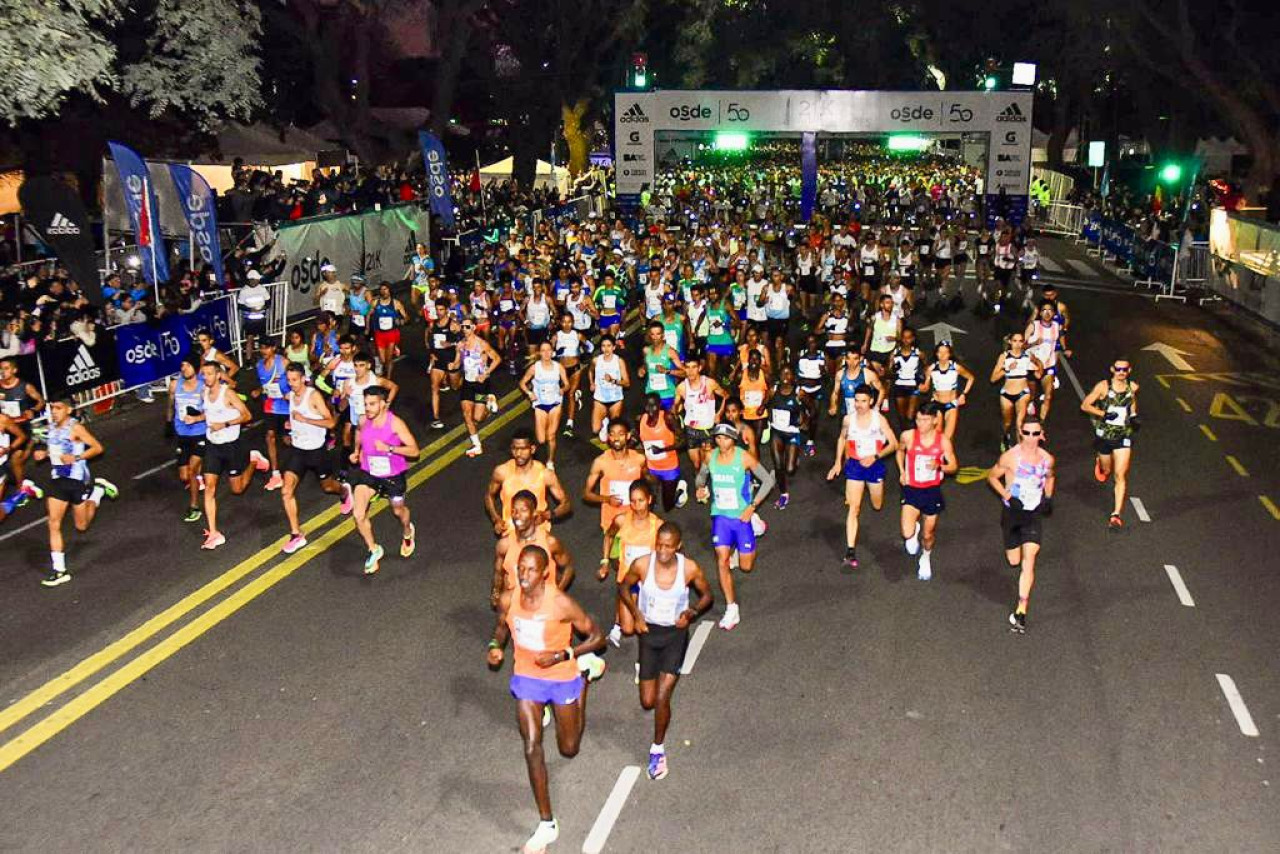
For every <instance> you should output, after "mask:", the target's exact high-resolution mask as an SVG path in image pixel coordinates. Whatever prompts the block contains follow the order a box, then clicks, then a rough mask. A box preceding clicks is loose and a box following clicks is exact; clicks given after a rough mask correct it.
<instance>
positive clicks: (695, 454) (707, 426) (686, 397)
mask: <svg viewBox="0 0 1280 854" xmlns="http://www.w3.org/2000/svg"><path fill="white" fill-rule="evenodd" d="M702 368H703V364H702V359H700V358H694V359H690V360H689V361H688V362H685V365H684V369H685V378H684V380H682V381H681V382H680V385H678V386H677V387H676V400H675V405H674V406H673V408H672V412H674V413H675V414H676V416H677V417H680V418H682V419H683V420H684V426H685V434H684V435H685V443H686V447H687V449H688V452H689V462H690V463H692V464H693V470H694V471H695V472H696V471H697V470H698V469H700V468H702V464H703V462H705V460H706V457H707V455H708V454H710V453H711V428H712V427H714V426H716V424H717V423H719V421H720V418H721V416H722V415H723V414H724V402H725V401H726V400H728V398H729V393H728V392H727V391H725V390H724V389H723V388H721V387H720V383H718V382H716V381H715V380H714V379H712V378H711V377H709V376H703V375H702Z"/></svg>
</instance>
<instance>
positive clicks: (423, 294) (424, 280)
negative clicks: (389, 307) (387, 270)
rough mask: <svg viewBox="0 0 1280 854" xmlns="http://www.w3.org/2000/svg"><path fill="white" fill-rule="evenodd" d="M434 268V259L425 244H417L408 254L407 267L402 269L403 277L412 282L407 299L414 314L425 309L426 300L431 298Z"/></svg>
mask: <svg viewBox="0 0 1280 854" xmlns="http://www.w3.org/2000/svg"><path fill="white" fill-rule="evenodd" d="M435 269H436V262H435V259H434V258H432V257H431V253H430V252H428V251H427V247H426V244H423V243H419V244H417V245H416V246H415V247H414V250H413V255H411V256H409V267H408V269H406V270H405V271H404V278H406V279H409V280H410V282H412V288H411V290H410V291H409V300H410V302H411V303H412V305H413V312H414V314H417V313H418V312H421V311H426V310H427V302H428V301H429V300H430V299H431V293H430V290H431V283H430V277H431V274H432V273H434V272H435Z"/></svg>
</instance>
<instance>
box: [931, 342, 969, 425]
mask: <svg viewBox="0 0 1280 854" xmlns="http://www.w3.org/2000/svg"><path fill="white" fill-rule="evenodd" d="M962 379H963V380H964V390H963V391H961V390H960V380H962ZM974 381H975V377H974V376H973V371H971V370H969V369H968V368H966V367H965V366H964V365H962V364H960V363H959V362H957V361H956V360H955V352H954V350H952V348H951V344H950V343H948V342H946V341H941V342H939V343H938V345H937V346H936V347H934V348H933V364H931V365H930V366H929V370H928V371H927V372H925V377H924V389H923V393H924V394H927V395H930V400H932V401H933V402H934V403H936V404H938V406H939V407H941V409H942V435H944V436H946V437H947V438H948V439H951V440H954V439H955V435H956V424H957V422H958V421H959V420H960V407H962V406H964V405H965V404H966V403H968V401H969V392H970V391H972V390H973V383H974Z"/></svg>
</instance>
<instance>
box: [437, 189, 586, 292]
mask: <svg viewBox="0 0 1280 854" xmlns="http://www.w3.org/2000/svg"><path fill="white" fill-rule="evenodd" d="M607 209H608V199H607V198H606V197H605V196H604V195H603V194H596V195H587V196H576V197H574V198H572V199H568V200H567V201H565V202H562V203H561V204H558V205H553V206H551V207H547V208H541V209H539V210H535V211H530V212H528V213H525V214H520V215H518V216H516V217H515V221H514V222H513V223H510V224H505V223H504V224H499V225H496V226H494V227H491V228H473V229H469V230H467V231H463V232H460V233H458V234H457V235H455V236H453V237H445V238H443V239H441V241H440V247H441V250H442V254H443V256H444V258H443V260H444V261H445V262H446V265H447V262H448V261H449V258H450V256H451V255H452V253H454V252H461V253H463V262H462V270H463V272H464V273H469V272H470V271H471V270H472V269H473V268H474V267H475V265H476V264H477V263H478V262H479V260H480V256H481V255H482V254H483V252H484V246H485V244H486V243H487V242H489V240H490V239H491V238H493V237H495V236H496V237H497V239H499V240H501V239H503V238H505V237H506V236H507V234H509V233H510V232H511V229H512V227H514V226H520V227H522V228H523V229H524V230H526V231H530V230H532V229H534V228H536V227H537V225H538V223H540V222H545V221H549V222H551V223H552V224H553V225H555V226H557V227H558V226H560V225H563V224H564V223H565V222H569V221H578V220H584V219H587V218H588V217H589V216H590V215H591V214H592V213H596V214H601V215H603V214H604V212H605V211H606V210H607Z"/></svg>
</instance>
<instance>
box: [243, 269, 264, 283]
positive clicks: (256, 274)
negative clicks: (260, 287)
mask: <svg viewBox="0 0 1280 854" xmlns="http://www.w3.org/2000/svg"><path fill="white" fill-rule="evenodd" d="M245 277H246V278H249V279H252V280H253V281H255V282H256V281H258V279H261V278H262V274H261V273H259V272H258V271H257V270H250V271H249V272H248V273H246V274H245Z"/></svg>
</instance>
